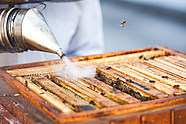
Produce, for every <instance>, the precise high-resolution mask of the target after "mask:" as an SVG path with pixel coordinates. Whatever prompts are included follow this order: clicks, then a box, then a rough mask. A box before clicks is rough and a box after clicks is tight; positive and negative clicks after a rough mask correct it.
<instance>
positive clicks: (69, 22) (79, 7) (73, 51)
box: [0, 0, 103, 66]
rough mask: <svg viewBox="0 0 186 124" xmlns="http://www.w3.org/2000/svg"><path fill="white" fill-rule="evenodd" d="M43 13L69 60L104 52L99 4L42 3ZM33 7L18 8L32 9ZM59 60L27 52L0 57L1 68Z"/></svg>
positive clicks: (96, 1) (86, 0)
mask: <svg viewBox="0 0 186 124" xmlns="http://www.w3.org/2000/svg"><path fill="white" fill-rule="evenodd" d="M45 3H46V5H47V7H46V9H45V10H44V11H42V13H43V15H44V17H45V19H46V21H47V23H48V25H49V27H50V29H51V30H52V32H53V34H54V36H55V37H56V39H57V41H58V42H59V44H60V46H61V47H62V49H63V52H64V53H65V54H66V55H67V56H68V57H71V56H83V55H91V54H99V53H102V52H103V32H102V14H101V8H100V3H99V0H82V1H77V2H45ZM34 5H36V3H34V4H22V5H19V6H20V7H22V8H24V7H25V8H31V7H33V6H34ZM54 59H59V57H58V56H57V55H56V54H51V53H45V52H39V51H29V52H24V53H0V66H5V65H13V64H23V63H30V62H39V61H47V60H54Z"/></svg>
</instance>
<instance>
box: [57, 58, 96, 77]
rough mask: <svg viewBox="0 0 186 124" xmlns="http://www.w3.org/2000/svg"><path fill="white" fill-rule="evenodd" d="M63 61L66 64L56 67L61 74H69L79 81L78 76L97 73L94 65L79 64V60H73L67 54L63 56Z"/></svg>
mask: <svg viewBox="0 0 186 124" xmlns="http://www.w3.org/2000/svg"><path fill="white" fill-rule="evenodd" d="M63 61H64V64H62V65H61V66H60V67H59V66H58V68H56V69H54V70H58V71H59V72H58V74H60V75H61V76H68V77H70V78H71V79H73V80H76V81H78V78H83V77H87V78H88V77H94V76H95V74H96V70H95V68H94V67H93V66H77V62H71V60H70V59H68V58H67V57H66V56H64V57H63ZM59 68H60V69H59Z"/></svg>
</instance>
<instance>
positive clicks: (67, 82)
mask: <svg viewBox="0 0 186 124" xmlns="http://www.w3.org/2000/svg"><path fill="white" fill-rule="evenodd" d="M51 78H52V79H53V80H55V82H56V83H58V84H60V85H62V86H63V87H65V88H66V89H69V90H71V91H73V92H75V93H76V94H77V95H79V96H80V97H81V98H83V99H86V100H87V101H89V102H90V103H91V102H93V103H94V104H96V105H97V106H98V107H111V106H118V105H119V103H116V102H114V101H112V100H110V99H108V98H106V97H104V96H102V95H99V94H97V93H96V92H94V91H92V90H90V89H89V88H87V87H85V86H83V85H82V84H80V83H78V82H77V81H74V80H72V79H70V78H68V77H65V78H63V77H60V76H58V75H55V74H51Z"/></svg>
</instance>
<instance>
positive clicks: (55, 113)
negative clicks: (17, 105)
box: [0, 70, 64, 122]
mask: <svg viewBox="0 0 186 124" xmlns="http://www.w3.org/2000/svg"><path fill="white" fill-rule="evenodd" d="M0 78H1V79H2V81H4V82H6V83H7V84H9V85H10V86H11V87H12V88H13V89H15V90H16V91H17V92H19V93H20V94H22V95H23V96H24V97H25V98H27V99H28V100H29V101H30V102H32V103H33V104H34V105H35V106H37V107H38V108H39V109H40V110H42V111H43V112H45V113H46V114H48V116H50V117H52V118H54V119H56V121H58V122H61V121H62V120H61V118H62V117H64V113H62V112H61V111H60V110H58V109H56V108H55V107H54V106H52V105H51V104H50V103H48V102H46V101H45V100H44V99H43V98H41V97H40V96H38V95H37V94H35V93H34V92H33V91H31V90H30V89H28V88H27V87H25V86H24V85H23V84H22V83H21V82H19V81H18V80H16V79H15V78H14V77H12V76H10V75H9V74H8V73H6V72H5V71H3V70H0Z"/></svg>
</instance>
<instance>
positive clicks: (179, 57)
mask: <svg viewBox="0 0 186 124" xmlns="http://www.w3.org/2000/svg"><path fill="white" fill-rule="evenodd" d="M170 58H171V59H174V60H176V61H178V62H180V63H183V64H184V65H185V64H186V57H185V58H183V57H181V56H170Z"/></svg>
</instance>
